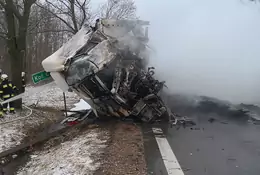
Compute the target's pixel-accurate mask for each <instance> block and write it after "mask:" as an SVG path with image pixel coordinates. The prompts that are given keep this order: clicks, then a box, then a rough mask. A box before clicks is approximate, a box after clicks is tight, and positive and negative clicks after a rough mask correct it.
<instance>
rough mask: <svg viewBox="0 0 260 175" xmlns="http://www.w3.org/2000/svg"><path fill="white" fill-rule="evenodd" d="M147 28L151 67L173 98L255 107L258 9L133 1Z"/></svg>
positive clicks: (236, 3) (259, 61)
mask: <svg viewBox="0 0 260 175" xmlns="http://www.w3.org/2000/svg"><path fill="white" fill-rule="evenodd" d="M136 3H137V8H138V15H139V16H140V18H141V19H144V20H149V21H150V22H151V25H150V28H149V37H150V40H151V41H150V43H151V45H152V47H153V48H154V49H155V52H154V54H152V58H151V63H150V64H151V65H153V66H155V67H156V68H157V72H156V73H157V74H158V76H159V77H160V78H161V79H164V80H166V81H167V85H168V86H169V88H170V91H171V92H172V93H188V94H196V95H207V96H212V97H217V98H220V99H223V100H229V101H231V102H235V103H240V102H245V103H259V102H260V4H256V3H252V2H250V1H241V0H228V1H227V0H219V1H209V0H196V1H194V0H184V1H183V0H176V1H155V0H153V1H151V0H142V1H136Z"/></svg>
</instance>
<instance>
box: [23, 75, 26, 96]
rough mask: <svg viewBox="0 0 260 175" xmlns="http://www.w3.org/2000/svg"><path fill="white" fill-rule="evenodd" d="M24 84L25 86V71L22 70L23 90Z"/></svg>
mask: <svg viewBox="0 0 260 175" xmlns="http://www.w3.org/2000/svg"><path fill="white" fill-rule="evenodd" d="M25 86H26V82H25V72H22V87H23V88H22V90H23V92H24V91H25Z"/></svg>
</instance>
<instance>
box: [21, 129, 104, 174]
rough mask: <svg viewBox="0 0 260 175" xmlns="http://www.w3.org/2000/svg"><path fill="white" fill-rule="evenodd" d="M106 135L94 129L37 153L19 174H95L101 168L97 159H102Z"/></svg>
mask: <svg viewBox="0 0 260 175" xmlns="http://www.w3.org/2000/svg"><path fill="white" fill-rule="evenodd" d="M104 134H105V133H104V132H101V131H99V130H97V129H94V130H92V131H91V132H89V133H82V135H80V136H78V137H77V138H74V139H73V140H71V141H66V142H64V143H62V144H60V145H57V146H55V147H52V148H50V149H49V150H45V151H39V152H35V153H34V154H33V155H32V156H31V160H30V161H29V162H27V164H26V165H25V166H24V167H23V168H21V169H20V170H19V171H18V173H17V174H18V175H27V174H38V175H41V174H42V175H43V174H44V175H52V174H54V175H65V174H66V175H67V174H73V175H85V174H94V172H95V170H97V169H98V168H99V166H100V163H99V162H98V161H97V160H95V158H97V157H100V154H101V153H102V152H103V150H104V148H105V147H106V142H107V136H106V134H105V135H104ZM100 138H101V139H100Z"/></svg>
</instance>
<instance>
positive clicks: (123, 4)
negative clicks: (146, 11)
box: [100, 0, 136, 19]
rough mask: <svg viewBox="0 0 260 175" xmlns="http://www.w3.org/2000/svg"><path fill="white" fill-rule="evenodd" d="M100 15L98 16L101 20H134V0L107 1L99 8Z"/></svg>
mask: <svg viewBox="0 0 260 175" xmlns="http://www.w3.org/2000/svg"><path fill="white" fill-rule="evenodd" d="M100 13H101V14H100V16H101V17H103V18H115V19H127V18H128V19H129V18H136V6H135V2H134V0H107V2H106V3H105V4H103V5H102V6H101V11H100Z"/></svg>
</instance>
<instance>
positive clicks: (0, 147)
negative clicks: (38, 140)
mask: <svg viewBox="0 0 260 175" xmlns="http://www.w3.org/2000/svg"><path fill="white" fill-rule="evenodd" d="M3 121H4V120H1V122H3ZM20 126H21V124H20V123H17V122H16V123H10V124H6V125H0V152H3V151H5V150H7V149H9V148H10V147H12V146H14V145H19V144H21V141H22V139H23V138H24V136H25V135H24V134H23V133H22V132H20V130H19V128H20Z"/></svg>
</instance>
